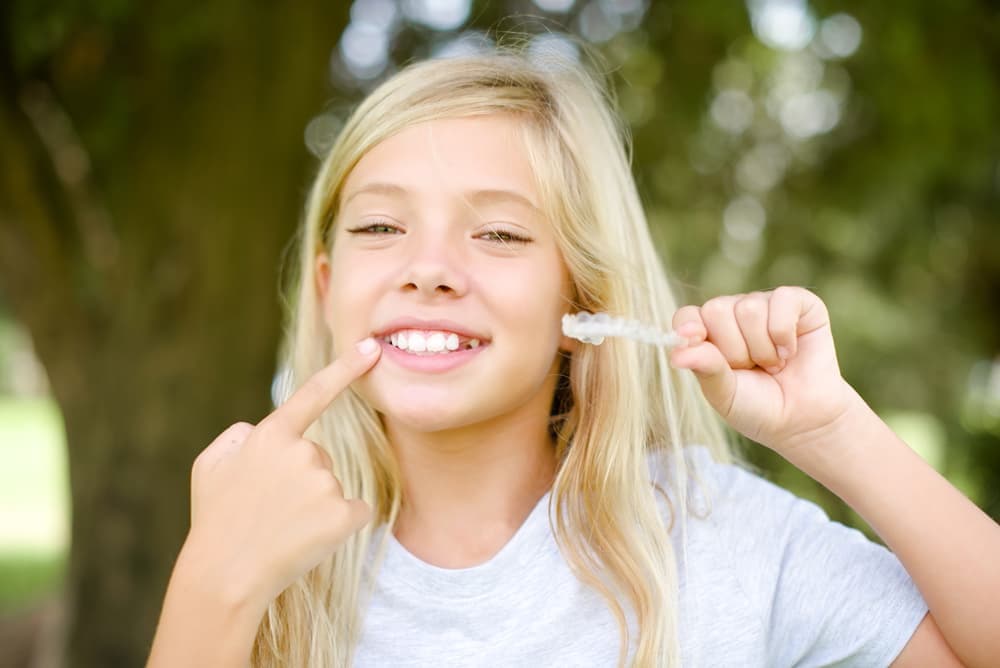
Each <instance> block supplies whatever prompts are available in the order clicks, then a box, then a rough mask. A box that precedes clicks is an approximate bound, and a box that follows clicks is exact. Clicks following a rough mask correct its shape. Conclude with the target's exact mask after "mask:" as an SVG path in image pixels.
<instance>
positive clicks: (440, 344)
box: [427, 332, 444, 353]
mask: <svg viewBox="0 0 1000 668" xmlns="http://www.w3.org/2000/svg"><path fill="white" fill-rule="evenodd" d="M442 350H444V334H442V333H441V332H434V333H433V334H431V335H430V336H428V337H427V351H428V352H432V353H439V352H441V351H442Z"/></svg>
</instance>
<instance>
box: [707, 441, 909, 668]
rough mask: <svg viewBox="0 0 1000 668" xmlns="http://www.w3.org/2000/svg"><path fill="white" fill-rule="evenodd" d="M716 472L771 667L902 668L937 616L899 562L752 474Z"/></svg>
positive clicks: (722, 535) (735, 560) (717, 517)
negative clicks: (930, 616)
mask: <svg viewBox="0 0 1000 668" xmlns="http://www.w3.org/2000/svg"><path fill="white" fill-rule="evenodd" d="M706 457H707V454H706ZM709 468H711V469H712V471H713V472H712V475H710V476H709V479H710V480H711V481H712V483H713V486H715V487H716V490H715V492H716V493H715V500H714V501H713V510H712V513H711V516H710V518H709V520H710V521H711V522H712V523H713V524H714V525H715V526H716V529H717V530H718V536H719V540H720V541H721V543H722V545H720V547H721V548H722V549H723V550H724V552H726V553H728V554H729V555H730V559H731V566H732V568H734V569H735V570H736V576H737V580H738V581H739V582H740V583H741V584H742V586H743V588H744V589H745V593H746V595H747V596H748V598H749V599H750V602H751V605H754V606H755V607H756V608H757V610H759V614H760V618H761V624H762V626H763V629H764V632H765V634H766V644H767V656H768V662H767V663H768V665H770V666H831V665H836V666H888V665H889V664H890V663H892V661H893V660H894V659H895V658H896V657H897V656H898V655H899V653H900V652H901V651H902V649H903V647H904V646H905V645H906V643H907V642H908V641H909V639H910V637H911V636H912V635H913V632H914V631H915V630H916V628H917V625H918V624H919V623H920V622H921V620H922V619H923V618H924V616H925V615H926V613H927V604H926V603H925V602H924V599H923V597H922V596H921V594H920V592H919V590H917V588H916V585H915V584H914V583H913V581H912V579H911V578H910V576H909V574H908V573H907V572H906V570H905V569H904V568H903V566H902V564H901V563H900V562H899V560H898V559H897V558H896V556H895V555H894V554H893V553H892V552H890V551H889V550H888V549H886V548H885V547H883V546H882V545H879V544H877V543H873V542H872V541H870V540H868V538H867V537H866V536H865V535H864V534H862V533H861V532H860V531H858V530H856V529H851V528H849V527H846V526H844V525H843V524H840V523H838V522H833V521H831V520H830V519H829V518H828V517H827V515H826V513H825V512H824V511H823V510H822V509H821V508H820V507H819V506H817V505H816V504H814V503H811V502H809V501H806V500H804V499H800V498H798V497H796V496H795V495H793V494H791V493H790V492H788V491H787V490H785V489H782V488H781V487H778V486H777V485H775V484H773V483H771V482H769V481H767V480H765V479H763V478H761V477H759V476H757V475H755V474H753V473H750V472H749V471H747V470H745V469H742V468H739V467H737V466H730V465H721V464H716V463H714V462H711V463H710V464H709Z"/></svg>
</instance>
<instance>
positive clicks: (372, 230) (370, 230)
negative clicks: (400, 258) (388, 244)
mask: <svg viewBox="0 0 1000 668" xmlns="http://www.w3.org/2000/svg"><path fill="white" fill-rule="evenodd" d="M347 231H348V232H349V233H350V234H368V235H372V236H377V237H380V236H388V235H393V234H397V233H402V231H403V230H401V229H400V228H399V227H397V226H395V225H393V224H391V223H389V222H387V221H381V220H380V221H376V222H374V223H371V224H369V225H362V226H361V227H355V228H353V229H349V230H347Z"/></svg>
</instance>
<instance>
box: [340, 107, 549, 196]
mask: <svg viewBox="0 0 1000 668" xmlns="http://www.w3.org/2000/svg"><path fill="white" fill-rule="evenodd" d="M522 122H523V121H521V120H519V119H517V118H515V117H514V116H509V115H499V114H498V115H491V116H477V117H467V118H450V119H438V120H433V121H426V122H423V123H418V124H415V125H412V126H410V127H408V128H405V129H403V130H401V131H399V132H397V133H396V134H394V135H392V136H390V137H388V138H387V139H385V140H383V141H381V142H380V143H378V144H376V145H375V146H374V147H372V148H371V149H370V150H369V151H368V152H367V153H366V154H365V155H364V156H362V158H361V160H360V161H358V163H357V165H355V167H354V169H353V170H351V173H350V174H349V175H348V177H347V179H346V180H345V182H344V186H343V188H342V190H341V192H342V196H343V198H342V201H343V202H346V201H347V199H349V198H351V197H352V195H354V194H355V193H356V192H357V191H364V193H363V194H370V195H373V196H379V195H391V192H389V191H387V190H386V189H384V188H382V189H380V188H366V185H369V184H373V183H392V184H398V185H399V186H401V187H402V188H405V189H406V190H408V191H412V192H416V193H427V194H430V193H462V192H469V191H476V190H497V191H502V190H508V191H513V192H514V193H519V194H521V195H522V196H524V197H525V198H526V199H527V200H529V202H530V203H531V204H532V205H534V206H535V207H538V206H539V204H540V203H539V201H538V195H537V187H536V185H535V182H534V175H533V174H532V170H531V165H530V163H529V160H528V155H527V151H526V150H525V144H524V136H523V134H522V132H521V130H522V127H521V123H522Z"/></svg>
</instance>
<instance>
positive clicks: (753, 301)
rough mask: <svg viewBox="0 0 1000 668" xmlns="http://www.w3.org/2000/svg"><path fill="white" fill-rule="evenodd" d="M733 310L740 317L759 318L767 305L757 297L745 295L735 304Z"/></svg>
mask: <svg viewBox="0 0 1000 668" xmlns="http://www.w3.org/2000/svg"><path fill="white" fill-rule="evenodd" d="M733 308H734V310H735V311H736V314H737V315H739V316H741V317H747V316H750V317H759V316H761V315H762V314H763V313H764V312H765V309H766V308H767V304H765V303H764V301H763V300H762V299H760V298H759V297H757V296H754V295H747V296H746V297H744V298H742V299H740V300H739V301H738V302H736V305H735V306H734V307H733Z"/></svg>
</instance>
